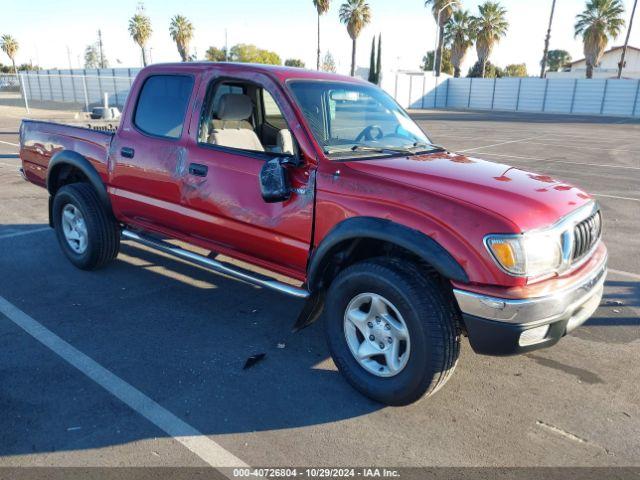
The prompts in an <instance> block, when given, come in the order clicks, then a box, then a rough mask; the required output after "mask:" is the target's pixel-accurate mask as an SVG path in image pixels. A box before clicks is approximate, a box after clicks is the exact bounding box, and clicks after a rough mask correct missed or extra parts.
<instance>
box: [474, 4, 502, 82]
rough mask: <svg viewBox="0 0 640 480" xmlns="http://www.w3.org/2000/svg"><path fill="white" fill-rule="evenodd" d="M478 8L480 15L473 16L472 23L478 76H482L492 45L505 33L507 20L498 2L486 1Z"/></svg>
mask: <svg viewBox="0 0 640 480" xmlns="http://www.w3.org/2000/svg"><path fill="white" fill-rule="evenodd" d="M478 10H479V11H480V15H479V16H477V17H474V18H473V21H472V24H473V31H474V36H475V38H476V52H477V53H478V62H479V63H480V76H481V77H482V78H484V76H485V73H486V67H487V62H488V61H489V57H490V56H491V52H492V51H493V47H494V46H495V44H496V43H498V42H499V41H500V39H501V38H502V37H504V36H505V35H506V34H507V30H508V29H509V22H507V19H506V15H507V11H506V10H505V9H504V8H503V7H502V5H500V3H498V2H492V1H487V2H485V3H483V4H482V5H479V6H478Z"/></svg>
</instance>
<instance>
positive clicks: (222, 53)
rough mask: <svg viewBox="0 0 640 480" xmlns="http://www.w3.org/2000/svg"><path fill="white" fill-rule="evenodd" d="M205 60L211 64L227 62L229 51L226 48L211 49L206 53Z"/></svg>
mask: <svg viewBox="0 0 640 480" xmlns="http://www.w3.org/2000/svg"><path fill="white" fill-rule="evenodd" d="M204 58H205V59H207V60H209V61H210V62H226V61H227V50H226V49H225V48H218V47H209V48H207V51H206V52H204Z"/></svg>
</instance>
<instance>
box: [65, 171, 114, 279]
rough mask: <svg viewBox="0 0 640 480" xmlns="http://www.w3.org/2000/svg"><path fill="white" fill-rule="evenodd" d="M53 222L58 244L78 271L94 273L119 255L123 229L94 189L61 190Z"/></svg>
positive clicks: (67, 187) (79, 185)
mask: <svg viewBox="0 0 640 480" xmlns="http://www.w3.org/2000/svg"><path fill="white" fill-rule="evenodd" d="M52 218H53V226H54V228H55V230H56V236H57V237H58V243H59V244H60V247H61V248H62V251H63V252H64V254H65V255H66V256H67V258H68V259H69V260H70V261H71V263H73V264H74V265H75V266H76V267H78V268H80V269H82V270H94V269H97V268H100V267H102V266H104V265H105V264H107V263H108V262H110V261H111V260H113V259H114V258H115V257H116V256H117V255H118V250H119V249H120V229H119V228H118V224H117V223H116V221H115V220H114V219H113V218H112V217H111V215H110V214H109V212H107V211H106V209H105V208H104V207H103V205H102V204H101V203H100V200H99V199H98V195H97V194H96V192H95V190H93V187H91V185H89V184H86V183H73V184H70V185H65V186H63V187H62V188H60V190H58V192H57V193H56V196H55V198H54V199H53V209H52Z"/></svg>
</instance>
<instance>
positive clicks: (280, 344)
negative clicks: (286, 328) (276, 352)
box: [278, 342, 286, 348]
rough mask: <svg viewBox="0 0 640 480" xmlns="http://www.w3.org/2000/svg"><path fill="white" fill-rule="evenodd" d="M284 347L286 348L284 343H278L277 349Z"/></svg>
mask: <svg viewBox="0 0 640 480" xmlns="http://www.w3.org/2000/svg"><path fill="white" fill-rule="evenodd" d="M284 347H286V344H285V343H284V342H279V343H278V348H284Z"/></svg>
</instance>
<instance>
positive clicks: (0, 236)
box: [0, 227, 51, 240]
mask: <svg viewBox="0 0 640 480" xmlns="http://www.w3.org/2000/svg"><path fill="white" fill-rule="evenodd" d="M47 230H51V228H50V227H42V228H34V229H33V230H26V231H22V232H13V233H5V234H4V235H0V240H3V239H5V238H13V237H22V236H23V235H31V234H32V233H39V232H45V231H47Z"/></svg>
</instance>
